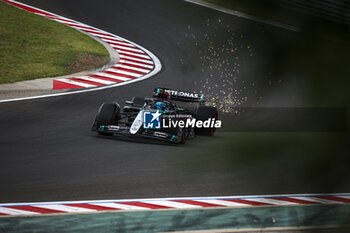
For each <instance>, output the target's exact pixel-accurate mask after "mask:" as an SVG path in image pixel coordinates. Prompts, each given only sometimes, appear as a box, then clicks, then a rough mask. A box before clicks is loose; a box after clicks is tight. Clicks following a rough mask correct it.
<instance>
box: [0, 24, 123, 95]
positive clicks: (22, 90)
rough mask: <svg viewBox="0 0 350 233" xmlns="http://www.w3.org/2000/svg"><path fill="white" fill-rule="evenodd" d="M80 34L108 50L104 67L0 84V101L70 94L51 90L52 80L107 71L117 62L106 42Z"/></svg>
mask: <svg viewBox="0 0 350 233" xmlns="http://www.w3.org/2000/svg"><path fill="white" fill-rule="evenodd" d="M80 32H81V33H84V34H86V35H87V36H90V37H91V38H93V39H95V40H96V41H98V42H99V43H101V44H102V45H103V46H104V47H105V48H106V49H107V50H108V52H109V56H110V58H109V60H108V62H107V63H106V64H105V65H103V66H102V67H97V68H95V69H92V70H86V71H83V72H79V73H75V74H70V75H65V76H59V77H48V78H40V79H34V80H27V81H21V82H15V83H8V84H0V101H1V100H8V99H17V98H26V97H32V96H41V95H49V94H56V93H64V92H70V91H71V90H69V89H68V90H67V89H53V82H54V80H56V79H60V78H72V77H76V76H83V75H86V74H90V73H95V72H99V71H101V70H105V69H108V68H110V67H112V66H114V65H115V64H117V63H118V62H119V54H118V52H117V51H116V50H115V49H113V48H112V47H111V46H110V45H109V44H107V43H106V42H104V41H102V40H101V39H99V38H97V37H95V36H93V35H91V34H89V33H85V32H83V31H80Z"/></svg>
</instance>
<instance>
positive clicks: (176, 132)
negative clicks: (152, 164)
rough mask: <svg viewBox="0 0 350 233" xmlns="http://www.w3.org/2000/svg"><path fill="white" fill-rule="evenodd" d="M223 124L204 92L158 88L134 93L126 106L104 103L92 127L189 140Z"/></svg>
mask: <svg viewBox="0 0 350 233" xmlns="http://www.w3.org/2000/svg"><path fill="white" fill-rule="evenodd" d="M180 105H183V106H180ZM184 105H187V106H184ZM217 123H220V124H219V126H218V125H217ZM220 125H221V122H220V121H219V120H218V111H217V109H216V108H215V107H212V106H207V105H205V99H204V94H197V93H190V92H184V91H177V90H171V89H168V88H156V89H155V90H154V91H153V97H150V98H142V97H133V98H132V100H131V101H125V106H124V107H123V108H121V106H120V105H119V104H118V103H116V102H112V103H103V104H102V105H101V107H100V109H99V111H98V113H97V115H96V118H95V121H94V123H93V126H92V131H96V132H97V133H98V134H100V135H105V136H112V135H122V136H132V137H141V138H149V139H157V140H162V141H168V142H173V143H185V141H186V140H187V139H191V138H194V137H195V135H209V136H213V135H214V133H215V130H216V128H217V127H220Z"/></svg>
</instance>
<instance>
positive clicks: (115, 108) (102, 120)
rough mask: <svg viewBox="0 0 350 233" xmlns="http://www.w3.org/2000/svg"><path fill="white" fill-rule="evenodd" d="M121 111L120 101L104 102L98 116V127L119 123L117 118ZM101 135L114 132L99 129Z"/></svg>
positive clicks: (109, 134)
mask: <svg viewBox="0 0 350 233" xmlns="http://www.w3.org/2000/svg"><path fill="white" fill-rule="evenodd" d="M119 112H120V106H119V104H118V103H104V104H102V105H101V107H100V109H99V111H98V114H97V117H96V129H97V130H99V129H100V126H104V125H113V124H115V123H117V118H118V115H119ZM98 133H99V134H100V135H104V136H111V135H113V133H107V132H101V131H98Z"/></svg>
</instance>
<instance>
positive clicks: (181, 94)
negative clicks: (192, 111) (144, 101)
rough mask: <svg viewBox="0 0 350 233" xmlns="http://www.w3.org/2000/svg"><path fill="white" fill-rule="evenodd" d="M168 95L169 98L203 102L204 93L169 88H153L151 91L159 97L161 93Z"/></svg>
mask: <svg viewBox="0 0 350 233" xmlns="http://www.w3.org/2000/svg"><path fill="white" fill-rule="evenodd" d="M164 93H165V94H166V95H168V96H169V99H170V100H177V101H183V102H204V101H205V100H204V94H198V93H194V92H186V91H178V90H171V89H169V88H155V89H154V91H153V96H154V97H159V96H160V95H161V94H164Z"/></svg>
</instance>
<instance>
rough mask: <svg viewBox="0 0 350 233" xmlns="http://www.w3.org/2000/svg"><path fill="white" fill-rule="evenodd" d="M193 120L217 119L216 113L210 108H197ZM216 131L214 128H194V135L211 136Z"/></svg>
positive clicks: (214, 109) (213, 108) (215, 110)
mask: <svg viewBox="0 0 350 233" xmlns="http://www.w3.org/2000/svg"><path fill="white" fill-rule="evenodd" d="M195 118H196V119H197V120H202V121H206V120H208V119H212V118H213V119H214V120H217V119H218V111H217V109H216V108H215V107H212V106H199V107H198V108H197V110H196V114H195ZM215 131H216V128H215V127H210V128H197V127H196V128H194V132H195V134H198V135H207V136H213V135H214V133H215Z"/></svg>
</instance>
